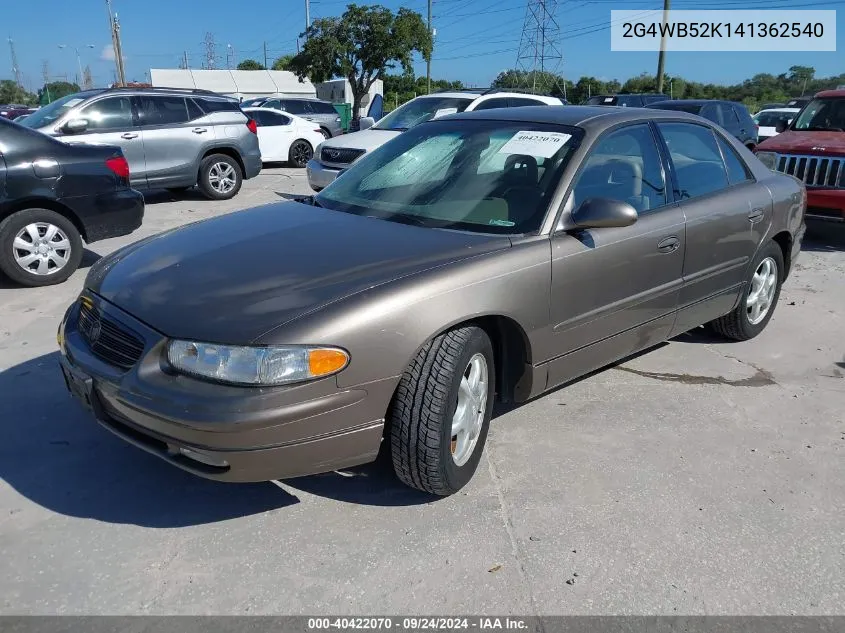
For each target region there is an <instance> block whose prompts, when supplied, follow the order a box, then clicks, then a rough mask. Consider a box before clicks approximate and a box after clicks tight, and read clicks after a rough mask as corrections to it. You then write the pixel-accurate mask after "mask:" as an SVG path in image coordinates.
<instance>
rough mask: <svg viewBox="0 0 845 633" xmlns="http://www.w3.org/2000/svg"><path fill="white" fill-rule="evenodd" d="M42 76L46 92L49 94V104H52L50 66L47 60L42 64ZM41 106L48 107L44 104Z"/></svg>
mask: <svg viewBox="0 0 845 633" xmlns="http://www.w3.org/2000/svg"><path fill="white" fill-rule="evenodd" d="M41 76H42V77H44V92H45V93H47V103H50V102H51V101H52V99H51V98H50V65H49V63H48V62H47V60H46V59H45V60H44V61H43V62H42V64H41ZM41 105H47V104H45V103H42V104H41Z"/></svg>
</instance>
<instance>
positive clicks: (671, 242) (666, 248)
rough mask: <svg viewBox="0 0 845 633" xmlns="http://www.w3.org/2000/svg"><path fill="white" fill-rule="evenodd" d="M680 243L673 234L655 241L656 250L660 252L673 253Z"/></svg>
mask: <svg viewBox="0 0 845 633" xmlns="http://www.w3.org/2000/svg"><path fill="white" fill-rule="evenodd" d="M680 245H681V240H679V239H678V238H677V237H675V236H674V235H673V236H672V237H666V238H664V239H662V240H660V241H659V242H658V243H657V250H658V251H660V252H661V253H674V252H675V251H676V250H678V247H679V246H680Z"/></svg>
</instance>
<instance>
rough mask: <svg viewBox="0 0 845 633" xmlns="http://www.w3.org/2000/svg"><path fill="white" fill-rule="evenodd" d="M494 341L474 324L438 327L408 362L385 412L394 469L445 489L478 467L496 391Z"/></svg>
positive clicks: (412, 480) (430, 488) (421, 486)
mask: <svg viewBox="0 0 845 633" xmlns="http://www.w3.org/2000/svg"><path fill="white" fill-rule="evenodd" d="M495 391H496V389H495V371H494V364H493V346H492V344H491V343H490V338H489V337H488V336H487V333H486V332H485V331H484V330H482V329H481V328H478V327H474V326H467V327H460V328H456V329H453V330H449V331H448V332H445V333H443V334H440V335H438V336H436V337H434V339H432V340H431V341H429V343H428V344H426V346H425V347H423V348H422V350H420V352H419V353H418V354H417V357H416V358H415V359H414V360H413V361H412V362H411V364H410V366H409V367H408V368H407V369H406V370H405V373H404V374H403V375H402V378H401V379H400V381H399V386H398V387H397V389H396V393H395V395H394V397H393V401H392V402H391V406H390V411H389V413H388V426H389V428H390V446H391V456H392V459H393V467H394V470H395V471H396V475H397V476H398V477H399V479H401V480H402V481H403V482H404V483H405V484H407V485H409V486H411V487H412V488H417V489H418V490H422V491H424V492H428V493H431V494H435V495H440V496H447V495H450V494H453V493H455V492H457V491H458V490H460V489H461V488H463V487H464V486H465V485H466V484H467V482H468V481H469V480H470V479H471V478H472V475H473V474H474V473H475V470H476V468H477V467H478V463H479V461H480V460H481V454H482V452H483V450H484V443H485V441H486V439H487V431H488V429H489V426H490V416H491V413H492V408H493V394H494V393H495Z"/></svg>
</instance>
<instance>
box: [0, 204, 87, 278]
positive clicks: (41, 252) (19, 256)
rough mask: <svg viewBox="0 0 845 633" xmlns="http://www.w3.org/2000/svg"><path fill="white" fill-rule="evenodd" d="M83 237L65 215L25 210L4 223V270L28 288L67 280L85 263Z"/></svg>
mask: <svg viewBox="0 0 845 633" xmlns="http://www.w3.org/2000/svg"><path fill="white" fill-rule="evenodd" d="M82 250H83V249H82V238H81V237H80V235H79V231H78V230H77V229H76V227H75V226H74V225H73V222H71V221H70V220H68V219H67V218H66V217H64V216H63V215H60V214H58V213H56V212H55V211H51V210H49V209H24V210H23V211H18V212H17V213H13V214H12V215H10V216H9V217H8V218H6V219H5V220H3V221H2V222H0V270H2V271H3V272H4V273H5V274H6V275H7V276H8V277H9V278H10V279H12V280H13V281H16V282H18V283H19V284H22V285H24V286H49V285H52V284H58V283H61V282H63V281H65V280H66V279H67V278H68V277H70V276H71V275H72V274H73V272H74V271H75V270H76V269H77V268H79V263H80V262H81V261H82Z"/></svg>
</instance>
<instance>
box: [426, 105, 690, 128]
mask: <svg viewBox="0 0 845 633" xmlns="http://www.w3.org/2000/svg"><path fill="white" fill-rule="evenodd" d="M667 118H670V119H673V120H686V121H695V122H696V123H701V118H700V117H697V116H695V115H694V114H689V113H688V112H677V111H674V110H670V111H668V112H666V111H661V110H654V109H652V108H620V107H617V106H580V105H578V106H566V107H565V108H554V107H549V106H522V107H520V108H495V109H492V110H478V111H474V112H461V113H459V114H450V115H449V116H448V117H443V118H442V119H438V120H447V119H478V120H495V121H516V122H521V121H525V122H527V123H552V124H557V125H570V126H573V127H580V128H584V129H597V130H598V129H604V128H607V127H610V126H612V125H615V124H617V123H625V122H628V121H649V120H652V119H667Z"/></svg>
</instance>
